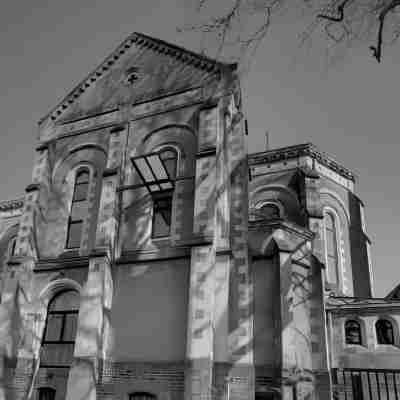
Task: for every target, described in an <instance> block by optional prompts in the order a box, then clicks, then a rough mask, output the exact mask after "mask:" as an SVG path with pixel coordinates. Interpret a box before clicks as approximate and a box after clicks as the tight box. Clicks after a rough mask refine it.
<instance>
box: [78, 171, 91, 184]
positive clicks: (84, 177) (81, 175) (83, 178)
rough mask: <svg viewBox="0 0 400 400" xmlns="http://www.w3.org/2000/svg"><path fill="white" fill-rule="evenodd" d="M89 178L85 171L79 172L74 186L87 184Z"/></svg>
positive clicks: (87, 172)
mask: <svg viewBox="0 0 400 400" xmlns="http://www.w3.org/2000/svg"><path fill="white" fill-rule="evenodd" d="M89 178H90V175H89V171H88V170H87V169H85V170H81V171H80V172H78V175H77V176H76V179H75V184H78V183H88V182H89Z"/></svg>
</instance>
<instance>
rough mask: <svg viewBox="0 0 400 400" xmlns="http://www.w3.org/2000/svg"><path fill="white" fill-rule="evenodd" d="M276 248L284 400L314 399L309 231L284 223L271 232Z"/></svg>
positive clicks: (312, 289) (311, 278) (278, 322)
mask: <svg viewBox="0 0 400 400" xmlns="http://www.w3.org/2000/svg"><path fill="white" fill-rule="evenodd" d="M274 239H275V242H276V243H277V245H278V248H279V264H280V267H279V285H280V305H279V307H280V312H278V313H277V314H278V316H279V317H278V319H279V321H277V326H276V327H277V334H278V337H279V332H280V340H279V339H278V343H279V347H280V349H281V351H280V353H281V357H280V358H281V377H280V380H281V393H282V399H283V400H295V399H296V400H304V399H308V398H309V399H315V377H314V373H313V352H312V342H313V337H312V333H311V331H312V330H311V325H312V323H311V319H312V318H311V314H312V307H311V304H312V299H313V295H314V290H315V288H314V287H313V275H312V269H311V265H310V257H311V252H310V250H311V239H312V234H311V232H309V231H308V230H306V229H303V228H300V227H295V226H291V225H289V224H286V223H284V224H283V226H282V228H281V229H277V230H276V231H275V232H274Z"/></svg>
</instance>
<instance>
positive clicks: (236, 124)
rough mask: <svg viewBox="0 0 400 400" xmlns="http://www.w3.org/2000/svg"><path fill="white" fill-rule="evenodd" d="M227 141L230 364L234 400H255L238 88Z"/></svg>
mask: <svg viewBox="0 0 400 400" xmlns="http://www.w3.org/2000/svg"><path fill="white" fill-rule="evenodd" d="M224 101H225V108H224V110H225V113H224V117H225V118H224V123H225V126H224V128H225V137H226V151H227V160H228V163H227V164H228V174H227V179H228V185H229V198H230V221H229V223H230V231H229V235H230V246H231V252H232V261H231V271H230V287H229V308H228V313H229V315H230V317H229V320H230V325H229V361H230V363H231V368H230V371H229V373H228V376H227V377H226V379H227V381H228V382H229V386H228V391H229V397H230V399H232V400H234V399H240V400H242V399H248V400H251V399H253V398H254V390H255V371H254V355H253V346H254V333H253V319H254V315H253V309H254V307H253V302H254V299H253V285H252V281H251V278H250V268H249V258H248V253H249V251H248V207H249V205H248V174H249V172H248V163H247V147H246V142H245V136H244V119H243V116H242V113H241V109H240V107H241V105H240V93H239V90H238V88H233V91H232V92H231V93H230V94H229V96H227V97H226V98H225V99H224Z"/></svg>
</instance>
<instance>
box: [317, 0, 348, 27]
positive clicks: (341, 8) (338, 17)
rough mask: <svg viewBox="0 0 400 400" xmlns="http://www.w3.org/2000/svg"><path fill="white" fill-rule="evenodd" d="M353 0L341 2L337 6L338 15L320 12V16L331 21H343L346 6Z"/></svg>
mask: <svg viewBox="0 0 400 400" xmlns="http://www.w3.org/2000/svg"><path fill="white" fill-rule="evenodd" d="M349 1H351V0H343V2H342V3H340V4H339V6H338V8H337V12H338V14H337V15H336V16H332V15H327V14H318V15H317V17H318V18H322V19H326V20H328V21H331V22H341V21H343V18H344V8H345V7H346V5H347V3H349Z"/></svg>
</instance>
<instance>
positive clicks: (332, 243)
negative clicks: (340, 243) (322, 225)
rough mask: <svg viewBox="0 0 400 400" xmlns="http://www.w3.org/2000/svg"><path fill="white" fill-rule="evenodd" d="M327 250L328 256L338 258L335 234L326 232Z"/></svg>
mask: <svg viewBox="0 0 400 400" xmlns="http://www.w3.org/2000/svg"><path fill="white" fill-rule="evenodd" d="M326 249H327V251H328V255H332V256H335V257H336V238H335V235H334V234H333V232H330V231H326Z"/></svg>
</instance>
